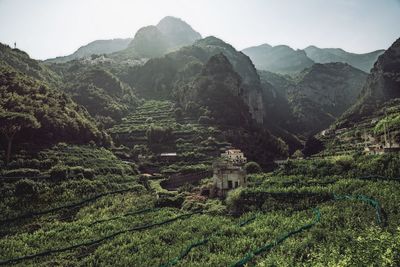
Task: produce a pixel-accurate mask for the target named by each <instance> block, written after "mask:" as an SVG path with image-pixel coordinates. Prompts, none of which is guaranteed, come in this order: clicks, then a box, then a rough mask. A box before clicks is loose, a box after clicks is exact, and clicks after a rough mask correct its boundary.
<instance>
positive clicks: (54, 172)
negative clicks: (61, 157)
mask: <svg viewBox="0 0 400 267" xmlns="http://www.w3.org/2000/svg"><path fill="white" fill-rule="evenodd" d="M49 173H50V178H51V179H53V180H56V181H57V180H66V179H69V178H87V179H93V178H94V177H95V171H94V170H93V169H89V168H83V167H82V166H75V167H69V166H64V165H56V166H54V167H53V168H51V169H50V172H49Z"/></svg>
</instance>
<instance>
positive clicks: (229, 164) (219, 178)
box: [213, 149, 247, 197]
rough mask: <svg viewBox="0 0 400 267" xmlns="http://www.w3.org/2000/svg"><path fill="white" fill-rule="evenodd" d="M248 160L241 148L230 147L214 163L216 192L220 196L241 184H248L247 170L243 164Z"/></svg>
mask: <svg viewBox="0 0 400 267" xmlns="http://www.w3.org/2000/svg"><path fill="white" fill-rule="evenodd" d="M246 162H247V159H246V158H245V157H244V155H243V153H242V152H241V151H240V150H239V149H229V150H227V151H225V152H224V153H222V154H221V157H220V158H218V159H217V160H216V161H215V162H214V163H213V186H214V192H215V193H216V195H218V196H220V197H224V196H225V195H226V193H227V192H228V191H229V190H231V189H235V188H238V187H240V186H246V184H247V181H246V171H245V170H244V168H243V166H244V164H245V163H246Z"/></svg>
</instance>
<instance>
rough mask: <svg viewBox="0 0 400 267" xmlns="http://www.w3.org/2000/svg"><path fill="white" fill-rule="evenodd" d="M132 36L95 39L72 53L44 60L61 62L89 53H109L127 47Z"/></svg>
mask: <svg viewBox="0 0 400 267" xmlns="http://www.w3.org/2000/svg"><path fill="white" fill-rule="evenodd" d="M131 41H132V38H126V39H120V38H118V39H110V40H96V41H93V42H90V43H88V44H87V45H85V46H82V47H80V48H79V49H78V50H76V51H75V52H74V53H73V54H71V55H68V56H63V57H56V58H50V59H47V60H45V62H48V63H62V62H68V61H71V60H74V59H79V58H85V57H89V56H91V55H101V54H111V53H114V52H117V51H120V50H123V49H125V48H127V47H128V44H129V43H130V42H131Z"/></svg>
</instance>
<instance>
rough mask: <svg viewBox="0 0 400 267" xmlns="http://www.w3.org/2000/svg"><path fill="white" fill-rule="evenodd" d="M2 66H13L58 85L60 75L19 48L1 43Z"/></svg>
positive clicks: (0, 59)
mask: <svg viewBox="0 0 400 267" xmlns="http://www.w3.org/2000/svg"><path fill="white" fill-rule="evenodd" d="M0 66H7V67H11V68H13V69H15V70H17V71H19V72H21V73H23V74H26V75H28V76H30V77H32V78H35V79H37V80H40V81H43V82H47V83H49V84H51V85H58V84H59V82H60V77H59V76H58V75H57V74H56V73H54V72H53V71H52V70H51V69H50V68H48V67H47V66H46V65H45V64H43V63H41V62H39V61H37V60H34V59H32V58H30V57H29V55H28V54H27V53H25V52H24V51H21V50H19V49H12V48H11V47H9V46H8V45H5V44H2V43H0Z"/></svg>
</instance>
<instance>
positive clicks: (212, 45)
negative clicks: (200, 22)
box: [194, 36, 264, 124]
mask: <svg viewBox="0 0 400 267" xmlns="http://www.w3.org/2000/svg"><path fill="white" fill-rule="evenodd" d="M194 45H195V46H198V47H201V48H202V49H204V50H205V51H206V52H207V54H208V55H209V57H211V56H213V55H216V54H219V53H222V54H224V55H225V56H226V57H227V58H228V59H229V62H230V63H231V64H232V66H233V69H234V70H235V71H236V72H237V73H238V74H239V75H240V76H241V78H242V81H243V93H242V97H243V99H244V100H245V102H246V104H247V105H248V106H249V109H250V113H251V114H252V116H253V118H254V119H255V120H256V121H257V122H258V123H260V124H262V123H263V117H264V108H263V100H262V90H261V84H260V77H259V76H258V73H257V70H256V68H255V67H254V65H253V63H252V62H251V60H250V58H249V57H248V56H246V55H245V54H243V53H241V52H239V51H237V50H236V49H235V48H234V47H232V46H231V45H229V44H227V43H225V42H224V41H222V40H220V39H218V38H216V37H213V36H211V37H207V38H204V39H202V40H199V41H197V42H196V43H195V44H194Z"/></svg>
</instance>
